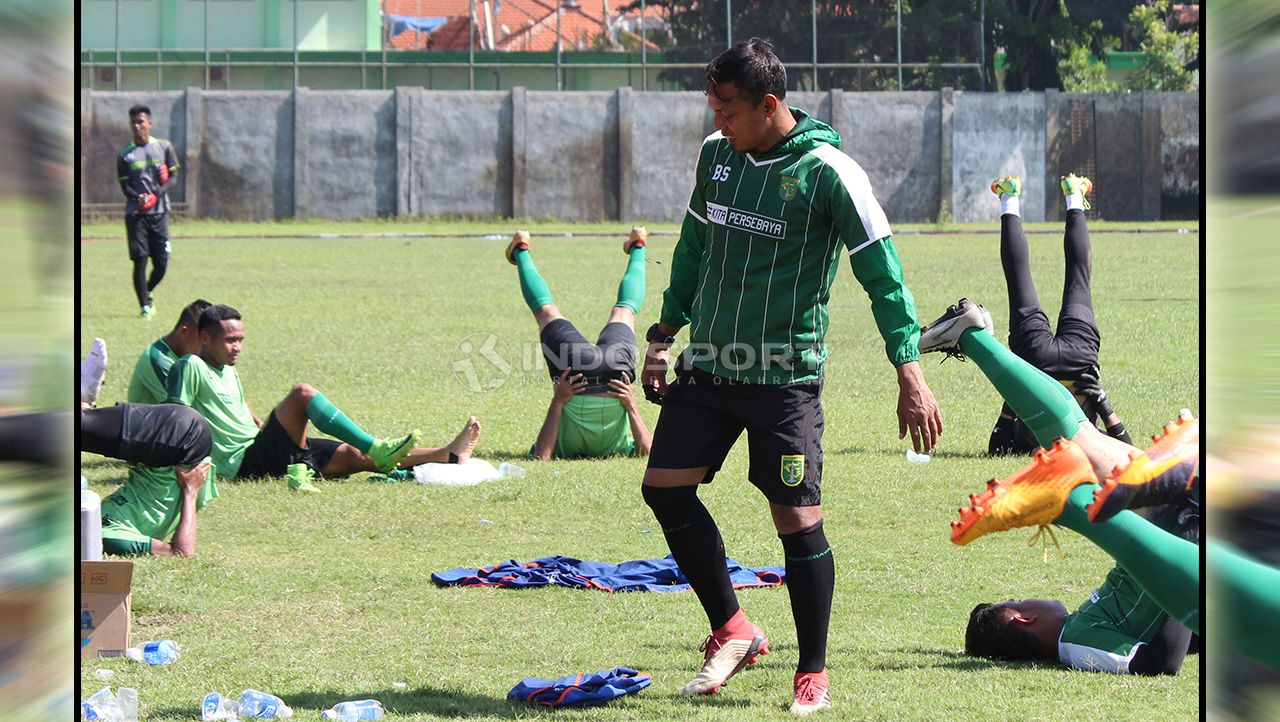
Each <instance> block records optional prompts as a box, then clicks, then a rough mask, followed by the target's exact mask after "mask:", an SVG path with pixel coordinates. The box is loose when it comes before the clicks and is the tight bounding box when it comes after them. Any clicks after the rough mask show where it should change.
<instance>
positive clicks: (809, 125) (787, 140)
mask: <svg viewBox="0 0 1280 722" xmlns="http://www.w3.org/2000/svg"><path fill="white" fill-rule="evenodd" d="M787 107H788V108H789V109H790V110H791V114H792V115H794V116H795V118H796V127H794V128H792V129H791V132H790V133H788V134H787V135H786V137H784V138H783V139H782V141H781V142H779V143H778V144H777V145H775V146H774V147H773V148H771V149H770V150H769V152H768V153H765V154H764V155H781V154H788V153H804V152H806V151H810V150H813V149H814V148H816V147H818V146H819V145H821V144H824V143H825V144H827V145H830V146H832V147H835V148H839V147H840V145H841V144H842V143H843V142H844V141H842V140H841V139H840V134H839V133H837V132H836V129H835V128H832V127H831V126H829V125H827V124H826V123H823V122H822V121H821V120H818V119H816V118H811V117H809V114H808V113H806V112H804V111H803V110H801V109H799V108H795V107H792V106H787Z"/></svg>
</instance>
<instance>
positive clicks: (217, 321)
mask: <svg viewBox="0 0 1280 722" xmlns="http://www.w3.org/2000/svg"><path fill="white" fill-rule="evenodd" d="M239 320H240V312H239V311H237V310H235V309H234V308H232V307H230V306H227V305H224V304H221V303H219V304H215V305H213V306H210V307H208V308H206V309H205V310H203V311H201V312H200V326H199V329H200V333H204V332H205V331H208V332H209V333H213V332H214V331H217V330H220V329H221V328H222V322H223V321H239Z"/></svg>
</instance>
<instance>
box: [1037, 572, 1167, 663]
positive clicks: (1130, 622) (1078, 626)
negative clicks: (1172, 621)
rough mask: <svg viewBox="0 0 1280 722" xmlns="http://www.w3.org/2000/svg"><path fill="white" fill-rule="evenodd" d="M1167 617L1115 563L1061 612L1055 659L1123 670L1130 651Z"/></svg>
mask: <svg viewBox="0 0 1280 722" xmlns="http://www.w3.org/2000/svg"><path fill="white" fill-rule="evenodd" d="M1167 618H1168V615H1167V614H1166V613H1165V611H1164V610H1163V609H1161V608H1160V605H1158V604H1156V603H1155V600H1153V599H1152V598H1151V596H1150V595H1149V594H1147V593H1146V592H1144V591H1142V587H1139V586H1138V585H1137V583H1136V582H1134V581H1133V578H1132V577H1130V576H1129V574H1128V572H1126V571H1125V570H1124V569H1121V568H1120V567H1118V566H1117V567H1115V568H1114V569H1112V570H1111V572H1110V573H1108V574H1107V578H1106V580H1105V581H1103V583H1102V586H1100V587H1098V588H1097V589H1095V590H1093V593H1092V594H1090V595H1089V599H1088V600H1087V601H1086V602H1085V603H1084V604H1081V605H1080V608H1079V609H1077V610H1076V611H1075V612H1073V613H1072V614H1071V615H1070V616H1068V617H1067V621H1066V623H1064V624H1063V625H1062V633H1061V635H1059V637H1058V659H1059V660H1060V661H1061V662H1062V663H1063V664H1065V665H1067V666H1068V667H1073V668H1075V669H1082V670H1085V671H1087V672H1112V673H1114V674H1127V673H1128V672H1129V662H1131V661H1133V655H1135V654H1137V652H1138V649H1140V648H1141V646H1142V645H1143V644H1144V643H1147V642H1150V641H1151V639H1152V637H1154V636H1155V634H1156V632H1158V631H1160V627H1161V626H1162V625H1163V624H1164V622H1165V619H1167Z"/></svg>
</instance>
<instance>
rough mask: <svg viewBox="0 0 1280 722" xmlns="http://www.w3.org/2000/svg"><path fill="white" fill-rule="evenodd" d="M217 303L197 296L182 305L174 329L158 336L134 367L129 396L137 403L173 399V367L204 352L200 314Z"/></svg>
mask: <svg viewBox="0 0 1280 722" xmlns="http://www.w3.org/2000/svg"><path fill="white" fill-rule="evenodd" d="M212 305H213V304H211V303H209V302H208V301H206V300H204V299H203V298H197V299H196V300H194V301H192V302H191V303H188V304H187V305H186V306H183V307H182V312H181V313H180V314H178V322H177V323H176V324H174V326H173V330H171V331H169V333H166V334H165V335H163V336H161V337H160V338H158V339H156V340H155V341H154V342H153V343H152V344H151V345H150V346H147V348H146V350H144V351H143V352H142V355H140V356H139V357H138V361H137V363H135V364H134V366H133V376H131V377H129V392H128V395H127V396H126V398H127V399H128V400H129V402H130V403H134V404H163V403H164V402H165V401H166V400H167V399H168V398H169V369H171V368H173V365H174V364H175V363H177V361H178V359H180V358H182V357H183V356H186V355H187V354H191V353H198V352H199V351H200V331H199V328H198V326H199V323H200V314H201V313H202V312H203V311H204V310H205V309H206V308H208V307H210V306H212Z"/></svg>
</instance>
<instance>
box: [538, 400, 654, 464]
mask: <svg viewBox="0 0 1280 722" xmlns="http://www.w3.org/2000/svg"><path fill="white" fill-rule="evenodd" d="M635 449H636V442H635V439H634V438H632V436H631V422H630V420H629V419H628V418H627V411H626V409H624V408H623V407H622V402H620V401H618V400H617V399H615V398H613V397H611V396H583V395H581V394H579V395H577V396H574V397H573V398H572V399H569V402H568V403H566V404H565V405H564V408H563V409H562V410H561V412H560V426H559V428H558V429H557V430H556V445H555V448H554V449H553V450H552V452H551V454H552V456H553V457H555V458H557V459H572V458H575V457H584V456H585V457H591V458H601V457H606V456H629V455H630V454H631V453H632V452H634V451H635Z"/></svg>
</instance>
